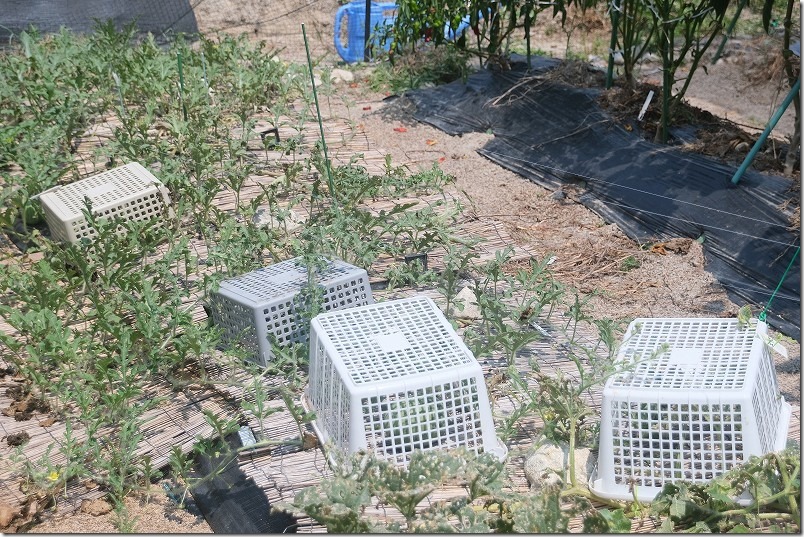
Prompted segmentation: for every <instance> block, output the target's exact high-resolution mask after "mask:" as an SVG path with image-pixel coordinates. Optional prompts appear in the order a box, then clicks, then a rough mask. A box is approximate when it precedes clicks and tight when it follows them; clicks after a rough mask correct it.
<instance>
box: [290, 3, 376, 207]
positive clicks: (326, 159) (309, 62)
mask: <svg viewBox="0 0 804 537" xmlns="http://www.w3.org/2000/svg"><path fill="white" fill-rule="evenodd" d="M366 16H367V17H368V15H366ZM301 27H302V37H304V50H305V51H306V52H307V67H308V69H310V83H311V84H312V86H313V100H314V101H315V111H316V114H317V115H318V129H319V131H320V132H321V146H322V148H323V151H324V166H325V167H326V170H327V186H329V194H330V196H332V203H333V204H334V205H335V206H336V207H337V206H338V197H337V195H336V194H335V183H334V182H333V181H332V170H331V169H330V168H331V165H330V162H329V156H327V141H326V139H325V138H324V123H323V122H322V121H321V108H320V107H319V106H318V92H317V91H316V89H315V76H314V75H313V60H312V58H311V57H310V46H309V44H308V43H307V30H305V28H304V23H302V25H301Z"/></svg>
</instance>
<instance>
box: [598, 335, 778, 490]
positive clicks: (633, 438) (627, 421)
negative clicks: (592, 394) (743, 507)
mask: <svg viewBox="0 0 804 537" xmlns="http://www.w3.org/2000/svg"><path fill="white" fill-rule="evenodd" d="M662 349H664V350H662ZM654 353H655V354H654ZM651 356H654V357H653V358H651ZM619 358H620V359H621V360H624V361H626V362H628V363H634V362H635V361H639V363H638V365H636V367H634V368H633V369H632V370H630V371H624V372H622V373H620V374H617V375H615V376H613V377H611V378H610V379H609V380H608V381H607V382H606V385H605V387H604V389H603V404H602V409H601V424H600V450H599V458H598V467H597V474H596V476H595V477H594V478H593V482H592V486H591V489H592V490H593V491H594V492H595V493H596V494H598V495H600V496H602V497H605V498H612V499H621V500H628V499H632V498H633V492H632V491H634V492H635V493H636V497H637V498H638V499H639V500H640V501H643V502H650V501H652V500H653V499H654V498H655V497H656V494H658V493H659V492H660V491H661V490H662V488H663V487H664V485H665V484H666V483H674V482H677V481H691V482H707V481H709V480H711V479H713V478H715V477H717V476H719V475H721V474H723V473H724V472H726V471H728V470H729V469H731V468H732V467H734V466H736V465H738V464H740V463H742V462H744V461H746V460H747V459H748V458H749V457H750V456H752V455H763V454H765V453H769V452H772V451H778V450H780V449H783V448H784V447H785V444H786V438H787V429H788V426H789V421H790V411H791V409H790V405H789V404H787V403H786V402H785V401H784V400H783V399H782V396H781V394H780V392H779V386H778V384H777V381H776V373H775V369H774V365H773V360H772V357H771V352H770V346H769V344H768V339H767V325H766V324H765V323H763V322H760V321H757V320H756V319H752V320H750V322H749V323H747V325H745V326H740V324H739V323H738V320H737V319H636V320H634V321H633V322H632V323H631V325H630V326H629V327H628V331H627V332H626V335H625V337H624V342H623V345H622V347H621V350H620V352H619Z"/></svg>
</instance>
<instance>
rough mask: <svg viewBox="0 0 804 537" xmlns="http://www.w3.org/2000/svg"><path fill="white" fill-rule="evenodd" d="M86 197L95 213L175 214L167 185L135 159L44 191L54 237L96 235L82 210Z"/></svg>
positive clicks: (145, 216)
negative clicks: (171, 206)
mask: <svg viewBox="0 0 804 537" xmlns="http://www.w3.org/2000/svg"><path fill="white" fill-rule="evenodd" d="M87 198H89V200H90V201H91V202H92V213H93V214H94V215H96V216H104V217H110V218H114V217H116V218H121V219H125V220H133V221H137V220H145V219H149V218H153V217H156V216H163V215H165V214H172V212H171V211H172V210H171V209H170V197H169V196H168V191H167V188H165V186H164V185H163V184H162V183H161V182H160V181H159V179H157V178H156V177H154V176H153V175H152V174H151V172H149V171H148V170H146V169H145V168H144V167H143V166H142V165H140V164H139V163H136V162H132V163H130V164H126V165H125V166H120V167H119V168H115V169H113V170H108V171H105V172H102V173H99V174H98V175H93V176H92V177H87V178H86V179H82V180H80V181H76V182H75V183H70V184H69V185H65V186H58V187H55V188H51V189H50V190H46V191H45V192H43V193H42V194H41V195H40V196H39V200H40V202H41V203H42V209H43V210H44V213H45V220H46V221H47V225H48V228H50V234H51V237H52V238H53V240H56V241H60V242H72V243H75V242H78V241H79V240H80V239H82V238H83V237H87V238H89V239H92V238H93V237H94V236H95V234H96V232H95V230H94V229H93V228H91V227H90V226H89V225H88V224H87V221H86V218H84V214H83V212H82V210H83V209H84V208H85V206H86V205H85V200H86V199H87Z"/></svg>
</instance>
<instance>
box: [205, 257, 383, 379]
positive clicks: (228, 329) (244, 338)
mask: <svg viewBox="0 0 804 537" xmlns="http://www.w3.org/2000/svg"><path fill="white" fill-rule="evenodd" d="M315 281H316V283H317V285H319V286H320V287H321V288H322V292H323V303H322V308H323V311H325V312H326V311H330V310H336V309H343V308H351V307H354V306H362V305H366V304H372V303H374V297H373V296H372V294H371V287H370V285H369V279H368V274H367V273H366V271H365V270H363V269H361V268H359V267H355V266H353V265H350V264H348V263H345V262H343V261H340V260H332V261H329V262H328V263H327V266H326V268H325V269H323V270H321V271H320V273H319V274H317V275H316V280H315ZM307 283H308V279H307V267H306V266H304V265H303V264H302V263H301V258H300V257H297V258H293V259H288V260H287V261H282V262H281V263H276V264H274V265H271V266H268V267H264V268H261V269H257V270H255V271H252V272H249V273H248V274H243V275H242V276H238V277H236V278H231V279H228V280H224V281H222V282H221V285H220V288H219V289H218V291H216V292H213V293H212V294H211V300H210V302H211V304H210V306H211V308H210V310H211V313H212V319H213V322H214V323H215V324H216V325H217V326H220V327H221V328H222V329H223V337H222V342H223V344H224V345H232V344H236V343H239V344H240V345H242V347H243V348H244V349H246V351H247V353H248V356H247V357H246V358H247V359H248V360H250V361H253V362H256V363H258V364H260V365H262V366H265V365H267V363H268V362H269V361H270V360H271V359H272V357H273V353H272V352H271V343H270V340H269V337H270V338H271V339H274V340H275V341H276V343H277V344H279V345H287V344H291V343H303V342H305V341H307V339H308V337H309V331H308V324H307V323H306V322H305V320H304V317H303V312H304V308H305V307H306V306H305V298H304V296H303V294H302V290H303V289H304V288H305V287H306V286H307Z"/></svg>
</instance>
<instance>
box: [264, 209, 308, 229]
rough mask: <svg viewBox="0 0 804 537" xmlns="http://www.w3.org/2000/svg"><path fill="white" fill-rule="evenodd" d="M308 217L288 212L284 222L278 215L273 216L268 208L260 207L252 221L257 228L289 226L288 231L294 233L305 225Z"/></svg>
mask: <svg viewBox="0 0 804 537" xmlns="http://www.w3.org/2000/svg"><path fill="white" fill-rule="evenodd" d="M305 220H306V217H305V216H304V215H301V216H300V215H298V214H296V213H295V212H294V211H292V210H291V211H288V214H287V215H286V216H285V217H284V220H283V219H281V218H278V217H277V216H276V215H274V214H271V210H270V208H269V207H268V206H263V207H259V208H258V209H257V210H256V211H255V212H254V217H253V218H252V219H251V221H252V222H254V225H255V226H257V227H269V228H281V227H283V226H287V230H288V231H293V230H294V229H296V228H298V227H300V226H301V225H302V224H304V222H305Z"/></svg>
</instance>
